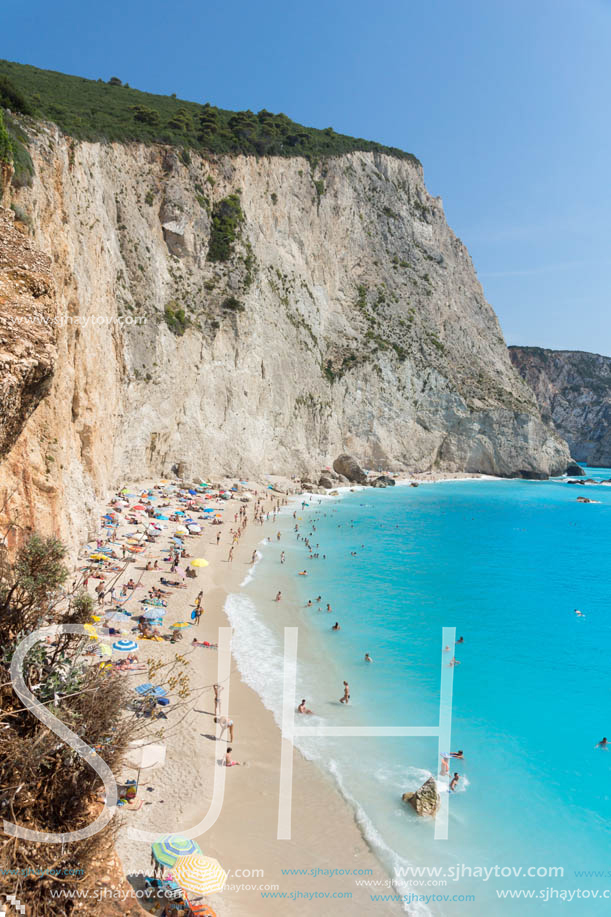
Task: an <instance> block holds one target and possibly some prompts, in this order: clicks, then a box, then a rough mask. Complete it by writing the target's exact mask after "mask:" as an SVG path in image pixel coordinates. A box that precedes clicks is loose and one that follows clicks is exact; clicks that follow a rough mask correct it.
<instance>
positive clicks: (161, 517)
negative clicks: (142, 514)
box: [155, 513, 170, 520]
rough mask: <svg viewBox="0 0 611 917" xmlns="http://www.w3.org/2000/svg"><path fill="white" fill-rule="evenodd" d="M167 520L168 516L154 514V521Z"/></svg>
mask: <svg viewBox="0 0 611 917" xmlns="http://www.w3.org/2000/svg"><path fill="white" fill-rule="evenodd" d="M169 518H170V517H169V516H164V515H162V513H156V514H155V519H166V520H167V519H169Z"/></svg>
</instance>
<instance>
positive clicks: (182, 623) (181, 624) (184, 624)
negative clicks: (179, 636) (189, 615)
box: [170, 621, 192, 630]
mask: <svg viewBox="0 0 611 917" xmlns="http://www.w3.org/2000/svg"><path fill="white" fill-rule="evenodd" d="M191 623H192V622H191V621H177V622H176V624H170V627H174V628H176V629H177V630H178V628H180V627H191Z"/></svg>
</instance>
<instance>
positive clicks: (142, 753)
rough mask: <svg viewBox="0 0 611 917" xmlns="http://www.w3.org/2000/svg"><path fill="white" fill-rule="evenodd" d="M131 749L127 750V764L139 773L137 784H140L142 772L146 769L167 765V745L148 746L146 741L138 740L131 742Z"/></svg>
mask: <svg viewBox="0 0 611 917" xmlns="http://www.w3.org/2000/svg"><path fill="white" fill-rule="evenodd" d="M130 745H131V748H128V749H127V754H126V756H125V763H126V764H127V766H128V767H133V768H134V770H137V771H138V776H137V778H136V784H138V783H140V771H141V770H143V769H146V768H153V767H161V766H162V765H163V764H165V745H151V744H147V740H146V739H136V740H135V742H130Z"/></svg>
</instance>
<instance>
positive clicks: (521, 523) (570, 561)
mask: <svg viewBox="0 0 611 917" xmlns="http://www.w3.org/2000/svg"><path fill="white" fill-rule="evenodd" d="M588 473H590V470H588ZM591 474H592V476H593V477H596V478H599V479H603V478H608V477H609V478H611V470H607V469H598V470H596V471H592V472H591ZM583 495H587V496H589V497H590V498H592V499H594V500H597V501H600V503H599V504H595V505H591V504H590V505H582V504H580V503H578V502H577V497H578V496H583ZM297 517H299V518H297V520H294V519H293V518H292V516H291V515H290V514H287V515H286V516H284V517H283V518H282V519H279V522H278V529H279V530H281V532H282V536H281V540H280V542H277V541H276V540H275V538H274V539H273V541H272V543H271V544H269V545H266V546H262V559H261V561H260V563H259V564H258V565H257V567H256V569H255V571H254V575H253V576H252V578H250V581H249V582H247V583H245V584H244V586H243V591H242V592H241V593H240V594H239V595H236V596H232V597H230V599H229V602H228V611H229V614H230V617H231V619H232V623H233V624H234V626H235V628H236V634H235V639H234V647H235V651H236V655H237V658H238V662H239V664H240V668H241V669H242V672H243V674H244V676H245V678H246V679H247V680H248V681H250V683H251V684H252V685H253V686H254V687H255V688H256V689H257V690H258V691H259V692H260V693H261V695H262V697H263V699H264V702H265V703H266V704H267V705H268V706H269V707H270V708H272V709H273V710H274V711H275V712H276V714H278V713H279V710H280V704H281V699H282V686H281V669H282V664H281V659H280V655H281V651H282V633H283V627H284V626H285V625H295V624H296V625H298V626H299V667H298V682H297V685H298V686H297V693H298V697H297V701H299V700H301V698H302V697H306V698H307V702H308V706H309V707H311V708H312V709H313V710H314V713H315V714H316V719H315V720H314V718H312V721H313V722H317V723H324V724H338V725H347V724H359V725H378V726H379V725H418V724H424V725H431V724H434V723H436V722H437V719H438V702H439V683H440V674H441V660H442V652H441V650H442V643H441V629H442V627H443V626H455V627H456V629H457V637H458V636H459V635H462V636H464V644H463V645H460V646H457V647H456V650H455V651H456V657H457V659H458V660H459V661H460V663H461V664H460V665H459V666H458V667H457V668H456V669H455V674H454V704H453V718H452V741H451V746H452V748H451V750H454V751H455V750H456V749H458V748H460V749H463V750H464V752H465V760H464V761H463V762H458V764H457V765H456V767H455V768H453V770H454V769H456V770H457V771H458V772H459V773H460V774H461V778H462V779H461V782H460V784H459V791H458V792H457V793H456V794H453V795H452V796H451V798H450V826H449V840H447V841H435V840H434V838H433V827H432V823H431V822H430V821H429V820H425V819H419V818H418V817H417V816H415V815H414V814H413V813H412V812H411V811H410V810H409V808H407V807H406V806H405V805H404V804H403V803H402V802H401V798H400V797H401V794H402V793H403V792H405V791H406V790H413V789H416V788H417V787H418V786H419V785H420V784H421V783H422V782H423V781H424V779H426V777H427V776H428V775H429V773H436V772H437V770H438V756H437V741H436V739H433V738H375V739H372V738H349V739H341V740H340V739H337V738H325V739H308V740H301V742H300V746H301V747H302V749H303V750H304V752H305V753H306V754H307V755H308V756H310V757H313V758H315V759H317V760H318V761H319V763H320V765H321V766H322V767H325V768H327V769H330V770H331V772H332V773H333V775H334V777H335V779H336V780H337V781H338V782H339V784H340V786H341V788H342V791H343V792H344V793H345V795H346V797H347V798H348V799H349V800H350V802H351V804H352V805H353V806H354V807H355V810H356V813H357V817H358V819H359V822H360V824H361V827H362V829H363V831H364V833H365V835H366V836H367V838H368V840H369V842H370V843H371V844H372V846H373V847H374V849H375V850H376V852H377V854H378V855H379V857H380V858H381V859H382V860H383V862H384V863H385V865H386V866H387V868H388V869H389V870H390V871H391V873H392V871H393V870H396V869H397V868H406V867H407V866H409V865H411V866H424V867H437V868H439V869H440V870H442V871H447V870H448V869H449V868H450V867H456V866H458V865H459V864H460V872H461V873H462V876H461V878H460V879H459V880H458V881H454V879H453V876H452V877H448V876H447V875H446V876H443V875H441V876H438V877H437V879H435V877H431V876H420V878H417V879H413V877H412V879H410V878H407V879H405V880H400V881H405V882H406V883H407V884H406V885H405V886H404V887H399V889H398V890H399V891H400V892H402V893H404V894H406V895H407V894H409V893H410V892H411V893H418V892H420V893H422V894H426V895H431V894H441V895H449V896H452V895H474V896H475V900H474V901H471V902H469V903H459V902H449V903H441V902H429V903H428V904H424V903H413V902H412V903H411V904H410V905H409V906H406V909H408V910H409V912H410V913H414V914H421V915H426V914H435V915H442V914H443V915H446V914H447V915H452V914H455V913H456V914H460V913H464V914H469V915H470V917H471V915H474V917H480V915H482V917H483V915H486V917H488V915H494V917H496V915H501V917H502V915H505V914H507V915H513V914H516V915H518V914H519V915H522V914H524V915H530V914H535V913H536V914H539V913H547V914H550V915H554V917H555V915H556V914H560V913H563V912H564V910H566V911H567V913H569V914H572V915H575V917H581V915H589V914H592V915H598V914H603V913H608V912H609V899H608V898H607V899H606V900H604V899H603V898H602V890H603V889H605V888H609V889H611V863H610V862H609V840H610V829H609V824H610V822H609V819H610V816H611V787H610V786H609V775H610V769H611V752H610V751H602V750H598V749H595V748H594V746H595V744H596V743H597V742H598V741H599V740H600V738H601V737H602V736H603V735H609V738H610V739H611V713H610V710H609V666H610V651H611V615H610V613H609V601H610V596H609V567H610V565H609V556H608V555H609V547H610V540H609V531H610V527H611V486H609V487H607V486H604V485H602V486H596V487H594V486H587V485H586V486H583V487H580V486H576V485H568V484H567V483H565V482H562V481H549V482H528V481H459V482H444V483H440V484H431V485H421V486H419V487H418V488H411V487H405V486H402V487H395V488H392V489H387V490H381V491H375V490H372V489H367V490H360V491H356V492H353V493H348V494H346V495H344V496H342V497H341V498H340V499H329V498H325V499H323V500H322V502H320V503H319V498H318V497H313V498H311V499H310V505H309V506H308V507H307V508H306V509H304V510H303V511H302V510H301V508H299V509H298V510H297ZM295 522H297V523H298V525H299V527H300V529H299V530H300V533H302V534H305V535H308V537H309V538H310V541H311V543H312V544H313V545H315V544H318V545H319V548H318V549H316V548H315V550H318V551H319V552H320V553H321V555H322V554H323V553H324V554H326V560H323V559H322V557H321V558H320V559H318V560H310V559H309V558H308V552H307V550H306V548H305V546H304V544H303V541H301V540H300V541H298V540H297V539H296V537H295V534H294V532H293V531H292V528H293V526H294V525H295ZM314 526H315V530H314ZM309 533H312V534H311V535H310V534H309ZM281 550H285V552H286V563H285V564H284V565H280V561H279V558H280V551H281ZM351 552H356V556H353V555H352V553H351ZM304 568H305V569H307V570H308V574H309V575H308V577H307V578H305V577H299V576H297V573H298V571H299V570H303V569H304ZM277 589H283V592H284V598H283V601H282V602H281V603H275V602H273V597H274V595H275V593H276V591H277ZM319 594H320V595H321V596H322V601H321V602H320V603H314V606H313V608H306V607H305V605H306V603H307V601H308V599H312V601H314V600H315V598H316V597H317V596H318V595H319ZM327 602H329V603H330V604H331V606H332V613H331V614H329V613H327V612H326V611H325V607H326V603H327ZM319 608H321V609H322V610H321V611H319V610H318V609H319ZM575 608H579V609H580V610H581V611H582V612H583V613H584V615H585V617H583V618H579V617H578V616H576V615H575V613H574V609H575ZM335 621H339V623H340V625H341V630H340V631H338V632H333V631H332V630H331V626H332V624H333V623H334V622H335ZM262 641H264V643H262ZM261 645H265V646H266V647H268V649H269V652H268V653H266V654H265V659H261V654H260V653H259V652H257V650H256V649H254V647H261ZM365 652H369V653H370V654H371V656H372V657H373V660H374V662H373V663H372V664H367V663H365V662H364V654H365ZM449 655H451V654H446V656H445V657H444V664H446V663H447V660H448V658H449ZM343 678H346V679H347V680H348V681H349V682H350V688H351V695H352V699H351V704H350V706H348V707H345V706H343V705H341V704H339V703H338V700H339V698H340V696H341V694H342V680H343ZM294 817H296V818H297V817H298V813H294ZM463 864H464V867H466V868H467V870H468V869H471V870H474V869H476V868H477V867H485V868H487V869H488V870H489V869H491V868H493V867H495V866H498V867H499V868H504V869H505V870H507V869H519V868H520V867H521V868H522V871H523V873H525V872H526V870H527V869H528V868H529V867H534V868H535V869H545V868H549V867H561V868H562V869H563V870H564V875H563V876H562V875H560V874H557V875H551V876H550V875H540V877H538V878H537V877H525V876H524V875H522V876H515V875H513V874H512V875H508V874H507V873H506V875H505V877H503V876H502V875H501V876H498V877H497V876H495V875H494V874H491V875H490V877H489V879H488V880H484V879H483V878H477V877H473V876H472V877H469V874H468V871H466V870H464V869H463V868H462V867H463ZM329 865H330V867H333V866H334V865H337V866H342V865H345V864H329ZM607 870H608V871H609V877H608V878H607V877H606V873H607ZM577 871H599V872H600V873H601V874H603V875H601V877H594V876H590V877H585V876H582V877H579V876H576V875H575V873H576V872H577ZM440 879H441V880H442V881H447V885H445V886H439V885H425V886H422V885H418V883H419V882H420V883H422V882H423V881H424V882H428V881H429V880H430V881H432V882H434V883H437V882H439V880H440ZM408 886H409V887H408ZM520 889H522V890H534V891H535V893H536V894H539V893H543V895H545V894H546V893H545V891H544V890H545V889H554V890H558V892H561V891H563V890H568V891H571V892H575V891H576V890H578V889H581V890H582V892H581V894H582V897H574V899H573V900H572V901H571V902H570V903H569V902H568V901H564V900H563V899H562V898H557V897H555V896H554V897H551V898H550V900H545V897H539V898H536V899H531V900H528V899H524V898H522V899H516V898H513V899H500V898H499V897H498V896H497V892H498V891H499V890H513V891H516V890H520ZM584 890H585V891H593V890H598V891H599V894H600V895H601V897H599V898H598V899H597V898H594V897H583V892H584ZM377 891H379V892H381V893H385V892H386V893H389V892H390V893H392V889H379V890H376V889H373V890H372V892H373V893H375V892H377ZM372 913H375V905H372Z"/></svg>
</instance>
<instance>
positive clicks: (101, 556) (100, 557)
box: [89, 554, 108, 560]
mask: <svg viewBox="0 0 611 917" xmlns="http://www.w3.org/2000/svg"><path fill="white" fill-rule="evenodd" d="M89 560H108V558H107V557H106V554H92V555H91V556H90V558H89Z"/></svg>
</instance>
